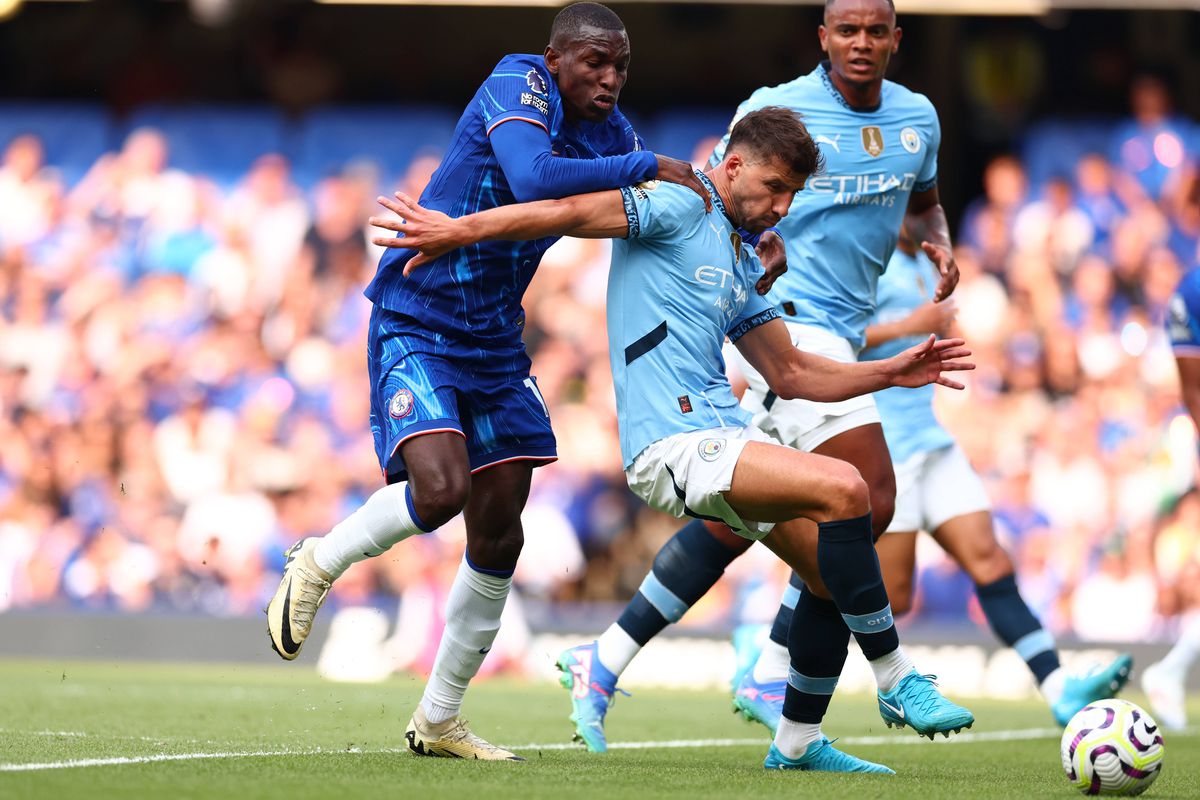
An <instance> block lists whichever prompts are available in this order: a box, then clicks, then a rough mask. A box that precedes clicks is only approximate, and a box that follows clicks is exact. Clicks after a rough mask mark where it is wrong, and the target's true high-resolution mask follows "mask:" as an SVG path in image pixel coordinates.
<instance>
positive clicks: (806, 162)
mask: <svg viewBox="0 0 1200 800" xmlns="http://www.w3.org/2000/svg"><path fill="white" fill-rule="evenodd" d="M734 150H741V151H747V150H748V151H750V152H751V153H753V154H754V155H756V156H760V157H762V158H768V159H770V158H778V159H779V160H780V161H782V162H783V163H784V164H786V165H787V166H788V168H790V169H791V170H792V172H793V173H795V174H797V175H816V174H817V173H819V172H820V171H821V170H823V169H824V168H825V159H824V158H823V157H822V156H821V150H820V148H818V147H817V143H816V142H814V141H813V138H812V136H810V135H809V133H808V128H806V127H804V123H803V122H801V121H800V115H799V114H797V113H796V112H795V111H792V110H791V109H790V108H783V107H782V106H767V107H765V108H760V109H758V110H756V111H751V112H750V113H749V114H747V115H746V116H744V117H742V118H741V119H739V120H738V121H737V124H736V125H734V126H733V130H732V131H730V133H729V145H728V146H727V147H726V152H732V151H734Z"/></svg>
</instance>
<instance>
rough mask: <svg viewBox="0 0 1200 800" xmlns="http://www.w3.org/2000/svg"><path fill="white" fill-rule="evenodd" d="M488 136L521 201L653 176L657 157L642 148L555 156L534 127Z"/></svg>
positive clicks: (542, 133) (494, 131)
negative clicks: (618, 152)
mask: <svg viewBox="0 0 1200 800" xmlns="http://www.w3.org/2000/svg"><path fill="white" fill-rule="evenodd" d="M489 138H490V139H491V143H492V152H494V153H495V154H496V160H497V161H499V162H500V168H501V169H502V170H503V171H504V177H505V179H506V180H507V181H508V185H509V188H510V189H512V193H513V196H514V197H515V198H516V199H517V201H518V202H522V203H525V202H529V201H531V200H546V199H549V198H558V197H567V196H569V195H573V194H584V193H586V192H598V191H601V190H603V189H615V188H617V187H619V186H628V185H630V184H634V183H638V182H639V181H644V180H646V179H648V178H651V177H653V176H654V175H655V174H656V173H657V172H658V159H657V158H656V157H655V155H654V154H653V153H648V152H646V151H645V150H640V151H637V152H633V153H626V154H624V155H617V156H608V157H605V158H566V157H562V156H556V155H554V154H553V153H552V152H551V149H550V136H549V135H548V134H547V133H546V132H545V131H544V130H542V129H540V128H537V127H535V126H533V125H523V124H517V125H498V126H497V127H495V128H493V129H492V133H491V136H490V137H489Z"/></svg>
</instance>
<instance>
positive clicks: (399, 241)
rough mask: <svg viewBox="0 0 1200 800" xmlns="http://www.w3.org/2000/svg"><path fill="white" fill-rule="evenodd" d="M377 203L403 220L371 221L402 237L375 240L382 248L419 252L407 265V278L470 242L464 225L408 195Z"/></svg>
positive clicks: (378, 198) (385, 219) (382, 218)
mask: <svg viewBox="0 0 1200 800" xmlns="http://www.w3.org/2000/svg"><path fill="white" fill-rule="evenodd" d="M375 201H376V202H377V203H379V205H381V206H383V207H384V208H386V209H388V210H389V211H391V212H393V213H394V214H395V215H396V216H397V217H399V219H393V218H392V217H371V218H370V219H369V220H368V222H370V223H371V224H372V225H373V226H375V227H376V228H383V229H384V230H389V231H395V232H397V233H399V234H400V235H399V236H387V237H383V236H379V237H376V238H373V239H371V241H372V242H374V243H375V244H377V245H379V246H380V247H394V248H400V249H408V250H417V251H419V252H418V253H417V254H416V255H415V256H413V257H412V258H411V259H409V261H408V263H407V264H405V265H404V275H405V276H406V277H407V276H408V275H409V274H411V273H412V271H413V270H414V269H416V268H417V267H419V266H421V265H423V264H428V263H429V262H430V261H433V260H434V259H435V258H437V257H438V256H441V255H444V254H445V253H448V252H450V251H451V250H455V249H457V248H459V247H462V246H463V245H464V244H466V243H467V240H466V239H464V238H463V237H462V235H461V234H462V232H461V230H460V227H461V226H459V225H458V224H457V223H458V220H456V219H454V218H453V217H449V216H447V215H445V214H443V213H442V212H440V211H432V210H430V209H428V208H424V207H423V206H420V205H418V204H417V201H416V200H413V199H412V198H411V197H409V196H408V195H406V194H405V193H404V192H396V199H395V200H389V199H388V198H386V197H376V198H375Z"/></svg>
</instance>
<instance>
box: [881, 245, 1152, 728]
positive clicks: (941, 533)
mask: <svg viewBox="0 0 1200 800" xmlns="http://www.w3.org/2000/svg"><path fill="white" fill-rule="evenodd" d="M936 281H937V273H936V271H935V270H934V268H933V266H932V265H931V264H930V263H929V260H928V259H927V258H925V256H924V254H922V253H919V252H918V251H917V250H916V248H915V246H914V245H913V243H912V242H911V241H909V240H908V239H907V238H906V237H905V236H904V234H903V232H902V233H901V238H900V243H899V247H898V248H897V249H896V252H895V254H894V255H893V256H892V260H891V261H890V262H889V263H888V268H887V272H885V273H884V274H883V276H882V277H880V279H879V286H878V294H877V298H876V300H877V303H878V308H877V309H876V312H875V318H874V320H872V323H871V325H870V326H868V328H867V332H866V341H867V349H865V350H864V351H863V352H862V353H861V354H860V355H859V359H860V360H866V361H869V360H873V359H880V358H890V357H891V356H894V355H895V354H897V353H899V352H901V351H903V350H904V349H906V348H908V347H911V346H912V345H913V344H914V343H917V342H920V341H922V340H923V339H924V338H925V337H926V336H928V335H929V334H930V333H935V334H937V335H939V336H945V335H948V334H949V329H950V327H951V325H952V323H953V319H954V313H953V311H954V307H953V304H952V303H950V302H943V303H934V302H932V295H933V286H934V284H935V283H936ZM875 403H876V406H877V407H878V409H879V415H880V417H881V418H882V421H883V432H884V435H885V436H886V438H887V444H888V449H889V450H890V451H891V454H892V458H893V459H894V460H895V463H896V487H897V490H896V511H895V514H894V515H893V516H892V522H891V524H890V525H889V526H888V529H887V533H886V535H885V536H884V537H883V538H882V539H880V540H879V542H878V543H877V545H876V548H877V550H878V553H879V560H880V562H881V564H882V565H883V577H884V583H885V584H886V585H887V592H888V599H889V600H890V601H891V603H892V611H893V613H895V614H897V615H900V614H903V613H905V612H907V611H908V610H909V609H910V608H911V607H912V594H913V572H914V569H915V566H916V548H917V534H918V533H919V532H920V531H928V532H929V533H930V535H932V536H933V538H934V540H935V541H937V543H938V544H939V545H941V546H942V548H943V549H944V550H945V551H946V553H947V554H949V555H950V557H951V558H953V559H954V560H955V561H956V562H957V563H958V564H959V566H961V567H962V568H963V569H964V570H965V571H966V573H967V574H968V575H969V576H970V578H971V580H972V582H973V583H974V584H975V592H976V595H977V596H978V598H979V605H980V608H981V609H982V610H983V614H984V616H985V617H987V620H988V624H989V625H990V626H991V628H992V630H993V631H994V632H995V634H996V636H997V637H998V638H999V639H1000V640H1001V641H1003V642H1004V643H1005V644H1007V645H1008V646H1009V647H1012V648H1013V649H1014V650H1016V651H1017V654H1018V655H1020V656H1021V658H1022V659H1023V660H1024V661H1025V663H1026V664H1027V665H1028V667H1029V671H1030V672H1031V673H1032V674H1033V677H1034V679H1035V680H1036V681H1037V684H1038V688H1039V690H1040V691H1041V693H1042V696H1043V697H1044V698H1045V699H1046V702H1047V704H1048V705H1049V706H1050V710H1051V713H1052V714H1053V715H1054V719H1055V721H1057V722H1058V724H1059V725H1066V724H1067V722H1068V721H1070V719H1071V717H1073V716H1075V713H1076V712H1077V711H1079V710H1080V709H1081V708H1083V707H1084V706H1086V705H1087V704H1088V703H1091V702H1094V701H1096V700H1101V699H1104V698H1107V697H1112V696H1113V695H1114V694H1115V693H1116V692H1117V691H1119V690H1120V689H1121V687H1123V686H1124V685H1125V683H1126V681H1127V680H1128V679H1129V673H1130V670H1131V669H1132V666H1133V659H1132V658H1131V657H1130V656H1129V655H1127V654H1122V655H1120V656H1118V657H1117V658H1116V659H1115V660H1114V661H1112V662H1111V663H1110V664H1107V665H1105V666H1104V667H1102V668H1099V669H1095V670H1092V671H1090V672H1088V673H1086V674H1080V675H1074V674H1069V673H1068V672H1066V670H1065V669H1064V668H1063V667H1062V665H1061V664H1060V662H1059V658H1058V652H1057V651H1056V649H1055V646H1054V639H1053V637H1052V636H1051V635H1050V633H1049V632H1048V631H1046V630H1045V629H1044V628H1043V627H1042V624H1041V623H1040V622H1039V621H1038V619H1037V617H1035V616H1034V615H1033V612H1032V611H1030V609H1029V606H1028V605H1026V603H1025V601H1024V600H1023V599H1022V598H1021V595H1020V592H1019V591H1018V588H1017V583H1016V577H1015V575H1014V574H1013V564H1012V560H1011V559H1009V557H1008V554H1007V553H1006V552H1004V549H1003V548H1002V547H1001V546H1000V544H999V543H998V542H997V541H996V532H995V528H994V526H993V524H992V514H991V504H990V503H989V501H988V498H987V494H986V491H985V490H984V487H983V481H982V480H980V478H979V476H978V475H977V474H976V473H975V470H974V469H972V467H971V464H970V462H969V461H967V457H966V455H965V454H964V453H963V451H962V449H961V448H959V446H958V445H957V444H956V443H955V441H954V438H953V437H952V436H951V435H950V433H949V432H948V431H947V430H946V429H945V428H943V427H942V425H941V423H940V422H938V419H937V417H936V416H935V415H934V413H933V387H932V386H925V387H921V388H919V389H899V388H892V389H884V390H883V391H882V392H877V393H876V394H875Z"/></svg>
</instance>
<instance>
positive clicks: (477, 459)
mask: <svg viewBox="0 0 1200 800" xmlns="http://www.w3.org/2000/svg"><path fill="white" fill-rule="evenodd" d="M367 354H368V358H369V370H368V371H369V373H370V380H371V433H372V434H373V435H374V437H375V454H376V456H378V458H379V466H380V468H381V469H382V470H383V473H384V476H385V477H386V479H387V482H388V483H396V482H399V481H403V480H407V479H408V470H407V468H406V466H405V464H404V460H403V458H402V457H401V455H400V448H401V447H402V445H403V444H404V443H405V442H406V441H408V440H409V439H412V438H413V437H416V436H421V435H424V434H429V433H446V432H449V433H457V434H459V435H461V436H463V437H464V438H465V439H466V441H467V454H468V456H469V458H470V466H471V472H472V473H475V472H479V471H480V470H484V469H487V468H488V467H491V466H495V465H496V464H502V463H505V462H509V461H520V460H524V461H531V462H534V465H535V466H540V465H542V464H548V463H550V462H551V461H554V460H556V459H557V458H558V449H557V446H556V443H555V440H554V431H553V430H552V429H551V427H550V412H549V410H548V409H547V408H546V402H545V401H544V400H543V399H542V394H541V392H540V391H538V387H537V379H536V378H534V377H533V376H532V375H530V374H529V368H530V362H529V356H528V355H527V354H526V353H525V347H524V345H523V344H522V343H521V341H520V339H519V338H518V339H516V340H515V342H514V343H513V344H512V345H505V346H504V347H500V348H488V347H486V346H482V345H479V344H476V343H471V342H469V341H465V340H462V339H455V338H452V337H448V336H446V335H444V334H440V333H436V332H434V331H430V330H428V329H426V328H424V327H423V326H422V325H421V323H420V322H419V321H417V320H414V319H412V318H411V317H408V316H405V315H403V314H398V313H396V312H393V311H388V310H387V309H384V308H381V307H379V306H376V307H375V309H374V310H373V311H372V312H371V323H370V331H369V333H368V337H367Z"/></svg>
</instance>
